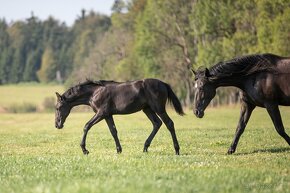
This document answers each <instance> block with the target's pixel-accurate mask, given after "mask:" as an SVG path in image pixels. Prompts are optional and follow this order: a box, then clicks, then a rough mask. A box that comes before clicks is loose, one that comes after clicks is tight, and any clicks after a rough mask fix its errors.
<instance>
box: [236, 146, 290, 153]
mask: <svg viewBox="0 0 290 193" xmlns="http://www.w3.org/2000/svg"><path fill="white" fill-rule="evenodd" d="M284 152H290V147H281V148H269V149H256V150H254V151H251V152H247V153H236V154H235V155H249V154H255V153H284Z"/></svg>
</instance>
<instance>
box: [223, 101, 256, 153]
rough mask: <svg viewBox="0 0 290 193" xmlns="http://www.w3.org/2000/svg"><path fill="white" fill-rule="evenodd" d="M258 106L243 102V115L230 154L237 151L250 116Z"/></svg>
mask: <svg viewBox="0 0 290 193" xmlns="http://www.w3.org/2000/svg"><path fill="white" fill-rule="evenodd" d="M255 107H256V106H254V105H252V104H249V103H246V102H245V101H242V106H241V113H240V120H239V123H238V126H237V129H236V134H235V137H234V140H233V142H232V144H231V146H230V148H229V150H228V154H233V153H234V152H235V151H236V148H237V145H238V143H239V139H240V137H241V135H242V134H243V132H244V130H245V128H246V125H247V123H248V121H249V119H250V116H251V114H252V112H253V110H254V109H255Z"/></svg>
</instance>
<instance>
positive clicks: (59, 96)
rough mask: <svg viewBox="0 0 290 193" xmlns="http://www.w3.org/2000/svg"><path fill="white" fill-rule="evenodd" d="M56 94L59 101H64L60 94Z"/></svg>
mask: <svg viewBox="0 0 290 193" xmlns="http://www.w3.org/2000/svg"><path fill="white" fill-rule="evenodd" d="M55 94H56V97H57V100H58V101H62V100H63V99H62V97H61V95H60V94H59V93H58V92H55Z"/></svg>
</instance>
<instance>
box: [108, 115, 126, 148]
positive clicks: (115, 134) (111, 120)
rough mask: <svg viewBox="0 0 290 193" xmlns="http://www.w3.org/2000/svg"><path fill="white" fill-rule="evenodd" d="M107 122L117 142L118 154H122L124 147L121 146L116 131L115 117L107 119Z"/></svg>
mask: <svg viewBox="0 0 290 193" xmlns="http://www.w3.org/2000/svg"><path fill="white" fill-rule="evenodd" d="M106 122H107V125H108V127H109V129H110V132H111V134H112V136H113V138H114V140H115V143H116V149H117V153H122V147H121V144H120V141H119V138H118V131H117V129H116V126H115V123H114V119H113V117H112V116H109V117H107V118H106Z"/></svg>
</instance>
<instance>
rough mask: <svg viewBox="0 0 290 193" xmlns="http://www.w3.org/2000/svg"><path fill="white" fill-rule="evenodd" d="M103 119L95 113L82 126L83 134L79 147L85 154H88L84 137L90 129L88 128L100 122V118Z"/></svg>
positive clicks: (85, 137)
mask: <svg viewBox="0 0 290 193" xmlns="http://www.w3.org/2000/svg"><path fill="white" fill-rule="evenodd" d="M102 119H103V117H102V116H100V115H99V114H95V115H94V116H93V117H92V118H91V119H90V120H89V121H88V122H87V124H86V125H85V127H84V134H83V138H82V141H81V144H80V146H81V148H82V150H83V153H84V154H85V155H87V154H89V151H88V150H87V149H86V139H87V134H88V131H89V130H90V128H91V127H92V126H93V125H94V124H96V123H98V122H100V121H101V120H102Z"/></svg>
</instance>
